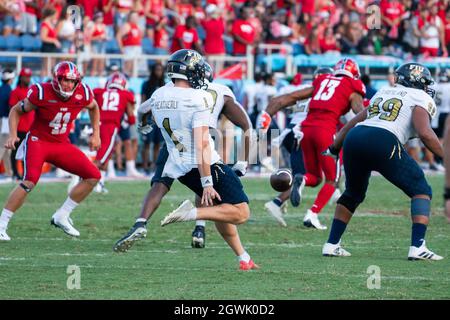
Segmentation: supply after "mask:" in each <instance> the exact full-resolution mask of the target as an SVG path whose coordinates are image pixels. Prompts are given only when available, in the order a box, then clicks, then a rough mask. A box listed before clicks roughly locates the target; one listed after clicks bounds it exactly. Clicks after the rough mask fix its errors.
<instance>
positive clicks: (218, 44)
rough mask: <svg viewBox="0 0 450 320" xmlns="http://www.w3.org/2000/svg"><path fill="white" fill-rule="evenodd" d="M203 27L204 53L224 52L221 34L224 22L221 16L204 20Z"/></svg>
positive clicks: (223, 30) (223, 31)
mask: <svg viewBox="0 0 450 320" xmlns="http://www.w3.org/2000/svg"><path fill="white" fill-rule="evenodd" d="M202 25H203V28H204V29H205V33H206V38H205V43H204V45H205V53H206V54H224V53H225V43H224V41H223V34H224V33H225V23H224V21H223V19H222V18H219V19H207V20H204V21H203V23H202Z"/></svg>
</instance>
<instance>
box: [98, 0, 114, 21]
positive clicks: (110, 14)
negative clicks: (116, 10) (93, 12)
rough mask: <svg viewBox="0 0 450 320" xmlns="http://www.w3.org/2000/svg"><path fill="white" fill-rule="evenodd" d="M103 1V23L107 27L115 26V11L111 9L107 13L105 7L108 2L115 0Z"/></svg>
mask: <svg viewBox="0 0 450 320" xmlns="http://www.w3.org/2000/svg"><path fill="white" fill-rule="evenodd" d="M101 1H102V11H103V23H104V24H105V25H107V26H112V25H114V16H113V9H112V7H111V9H110V10H109V11H108V12H107V11H105V6H106V5H107V4H108V2H110V1H113V0H101Z"/></svg>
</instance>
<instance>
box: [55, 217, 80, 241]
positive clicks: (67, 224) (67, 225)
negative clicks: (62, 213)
mask: <svg viewBox="0 0 450 320" xmlns="http://www.w3.org/2000/svg"><path fill="white" fill-rule="evenodd" d="M50 224H51V225H53V226H55V227H56V228H60V229H62V230H63V231H64V232H65V233H66V234H68V235H69V236H72V237H79V236H80V232H78V230H77V229H75V228H74V227H73V221H72V219H70V218H61V219H57V218H55V215H53V217H52V220H51V221H50Z"/></svg>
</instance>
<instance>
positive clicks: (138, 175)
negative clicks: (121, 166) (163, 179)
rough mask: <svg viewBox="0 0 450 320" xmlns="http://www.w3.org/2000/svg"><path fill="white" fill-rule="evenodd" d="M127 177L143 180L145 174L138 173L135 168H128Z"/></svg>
mask: <svg viewBox="0 0 450 320" xmlns="http://www.w3.org/2000/svg"><path fill="white" fill-rule="evenodd" d="M127 177H131V178H145V174H143V173H140V172H139V171H138V170H137V169H135V168H128V169H127Z"/></svg>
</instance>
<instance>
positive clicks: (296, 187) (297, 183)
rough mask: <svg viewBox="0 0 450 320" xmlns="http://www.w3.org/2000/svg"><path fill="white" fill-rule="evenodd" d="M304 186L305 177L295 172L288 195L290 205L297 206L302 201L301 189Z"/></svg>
mask: <svg viewBox="0 0 450 320" xmlns="http://www.w3.org/2000/svg"><path fill="white" fill-rule="evenodd" d="M304 187H305V179H304V178H303V175H302V174H300V173H298V174H296V175H295V177H294V184H293V185H292V189H291V195H290V199H291V203H292V206H294V207H298V206H299V205H300V203H301V202H302V191H303V188H304Z"/></svg>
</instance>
